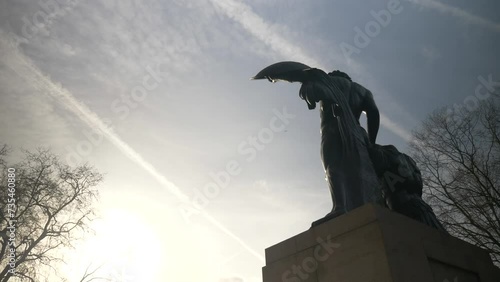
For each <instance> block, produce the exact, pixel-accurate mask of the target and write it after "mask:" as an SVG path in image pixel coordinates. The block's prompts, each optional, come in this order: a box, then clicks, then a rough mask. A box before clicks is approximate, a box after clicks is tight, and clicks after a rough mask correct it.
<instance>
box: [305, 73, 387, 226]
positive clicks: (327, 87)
mask: <svg viewBox="0 0 500 282" xmlns="http://www.w3.org/2000/svg"><path fill="white" fill-rule="evenodd" d="M315 75H318V78H319V79H315V80H314V81H312V82H307V83H305V84H303V86H302V88H301V93H302V92H304V93H305V94H307V92H308V93H309V94H311V95H313V96H314V97H315V98H316V99H317V100H320V114H321V158H322V161H323V166H324V169H325V173H326V179H327V181H328V183H329V187H330V190H331V191H330V192H331V194H332V200H333V203H334V207H333V209H332V214H331V215H333V216H337V215H340V214H343V213H346V212H349V211H351V210H353V209H355V208H357V207H360V206H362V205H364V204H366V203H381V202H382V200H381V199H382V195H381V190H380V184H379V182H378V179H377V175H376V173H375V170H374V168H373V165H372V162H371V160H370V156H369V154H368V146H369V145H370V141H369V139H368V135H367V134H366V131H365V130H364V129H363V128H362V127H361V126H360V125H359V122H358V121H357V120H356V119H355V117H354V115H353V114H352V112H351V109H350V107H349V102H350V99H356V97H354V96H355V95H351V92H350V91H351V87H352V83H351V82H350V81H348V80H347V79H344V78H338V77H331V76H329V75H327V74H326V73H324V72H322V71H317V73H316V74H315ZM341 79H344V80H345V81H342V83H337V82H336V81H339V80H341ZM335 104H337V105H338V106H336V107H335V110H334V109H333V106H334V105H335ZM334 112H335V113H334ZM335 115H338V116H339V117H336V116H335ZM342 135H343V136H344V138H342Z"/></svg>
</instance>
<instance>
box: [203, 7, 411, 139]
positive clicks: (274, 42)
mask: <svg viewBox="0 0 500 282" xmlns="http://www.w3.org/2000/svg"><path fill="white" fill-rule="evenodd" d="M212 3H213V5H214V6H215V7H217V8H219V9H221V10H222V11H223V12H224V13H225V14H226V15H227V16H228V17H229V18H231V19H233V20H235V21H236V22H238V23H240V24H241V25H242V26H243V28H245V30H247V31H248V32H249V33H250V34H252V35H253V36H255V37H256V38H257V39H259V40H261V41H262V42H263V43H264V44H266V45H267V46H269V47H270V48H271V49H272V50H273V51H275V52H276V53H278V54H281V56H282V57H283V58H286V60H296V61H300V62H303V63H305V64H308V65H310V66H315V67H318V68H321V69H328V67H326V66H324V65H322V64H321V63H320V62H319V61H317V60H316V59H314V58H313V57H312V56H310V55H308V54H307V53H306V52H305V51H304V50H302V49H301V48H300V47H299V46H297V45H295V44H293V43H292V42H290V41H288V40H286V38H284V37H282V36H281V35H280V34H278V33H277V32H275V31H274V30H273V28H272V25H271V24H269V23H267V22H266V21H265V20H264V19H263V18H262V17H260V16H259V15H257V14H256V13H254V12H253V10H252V8H251V7H250V6H248V5H246V4H244V3H240V2H236V1H234V0H217V1H215V0H212ZM351 64H352V66H353V67H355V68H356V69H359V66H357V65H356V64H355V63H353V62H351ZM381 123H382V125H383V126H384V127H386V128H387V129H389V130H390V131H392V132H393V133H395V134H396V135H398V136H399V137H401V138H403V139H404V140H405V141H409V140H410V136H411V134H410V133H409V132H408V131H406V130H405V129H403V128H402V127H401V126H398V125H397V123H395V122H392V121H390V119H389V118H388V117H387V116H385V115H384V114H381Z"/></svg>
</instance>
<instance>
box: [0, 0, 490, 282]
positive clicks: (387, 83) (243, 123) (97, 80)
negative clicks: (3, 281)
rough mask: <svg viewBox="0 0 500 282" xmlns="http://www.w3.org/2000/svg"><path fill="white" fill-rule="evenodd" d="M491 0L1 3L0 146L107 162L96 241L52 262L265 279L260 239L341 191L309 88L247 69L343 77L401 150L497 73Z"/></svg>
mask: <svg viewBox="0 0 500 282" xmlns="http://www.w3.org/2000/svg"><path fill="white" fill-rule="evenodd" d="M499 10H500V3H499V2H498V1H493V0H485V1H473V2H471V1H463V0H460V1H444V0H439V1H437V0H404V1H403V0H401V1H396V0H389V1H358V0H354V1H326V0H325V1H319V0H318V1H305V0H289V1H272V0H266V1H262V0H257V1H237V0H217V1H215V0H214V1H211V0H200V1H183V0H152V1H138V0H103V1H85V0H57V1H56V0H40V1H28V0H2V1H1V2H0V85H1V87H0V113H1V116H0V143H5V144H8V145H10V146H11V147H12V148H13V149H14V151H13V152H12V156H11V157H12V158H13V161H15V160H16V158H19V157H20V155H21V151H20V150H21V149H28V150H33V149H34V148H37V147H40V146H43V147H47V148H50V149H51V150H52V151H53V152H54V153H56V154H57V155H59V156H60V158H61V159H62V160H63V161H64V162H66V163H68V164H70V165H78V164H81V163H84V162H88V163H90V164H92V165H94V166H95V167H96V168H97V169H98V170H99V171H100V172H102V173H104V174H105V179H104V181H103V182H102V183H101V185H99V187H98V189H99V193H100V199H99V202H98V203H97V205H96V207H97V208H98V209H99V212H100V214H101V216H100V218H99V219H98V220H96V221H95V222H94V223H93V228H94V229H95V231H96V233H95V236H92V237H89V238H88V239H87V240H85V241H83V242H81V243H79V245H78V246H77V249H76V250H74V251H73V252H68V253H67V254H66V256H67V257H66V258H65V261H66V264H65V265H64V266H62V267H61V269H60V271H61V272H62V273H63V274H64V275H66V276H68V277H70V279H77V277H78V276H79V275H80V276H81V274H82V273H83V272H84V271H85V268H86V266H88V264H89V263H94V264H97V262H99V263H103V264H104V267H102V269H101V270H100V273H99V274H100V275H101V276H105V277H113V278H115V279H116V281H174V282H181V281H214V282H255V281H261V280H262V275H261V268H262V267H263V266H264V265H265V262H264V250H265V248H267V247H270V246H272V245H274V244H276V243H278V242H281V241H283V240H285V239H287V238H289V237H292V236H294V235H296V234H298V233H300V232H302V231H305V230H307V229H308V228H309V226H310V224H311V222H312V221H315V220H317V219H319V218H321V217H323V216H324V215H325V214H326V213H328V212H329V211H330V209H331V207H332V203H331V198H330V195H329V191H328V186H327V184H326V182H325V180H324V172H323V168H322V164H321V161H320V155H319V144H320V134H319V113H318V110H317V109H316V110H313V111H310V110H308V109H307V106H306V104H305V102H304V101H302V100H300V99H299V98H298V90H299V87H300V85H299V84H296V83H295V84H294V83H287V82H278V83H275V84H271V83H268V82H267V81H251V80H249V78H250V77H252V76H253V75H255V74H256V73H257V72H258V71H259V70H261V69H262V68H264V67H266V66H268V65H270V64H272V63H275V62H279V61H299V62H302V63H305V64H307V65H309V66H311V67H318V68H321V69H323V70H325V71H332V70H335V69H339V70H342V71H344V72H347V73H348V74H349V75H350V76H351V77H352V78H353V80H354V81H356V82H358V83H360V84H362V85H364V86H365V87H367V88H368V89H370V90H371V91H372V92H373V94H374V97H375V101H376V103H377V105H378V107H379V110H380V112H381V114H382V124H381V129H380V132H379V135H378V138H377V143H379V144H394V145H395V146H396V147H398V148H399V149H400V150H401V151H406V149H407V147H406V146H407V142H408V141H411V132H412V130H415V129H417V128H418V126H419V124H420V123H421V122H422V121H423V120H424V119H425V117H426V116H427V115H428V114H430V113H431V112H432V111H434V110H435V109H437V108H439V107H448V108H449V109H453V107H454V105H457V106H458V107H463V106H465V107H467V106H470V103H473V101H474V99H477V98H478V97H479V98H480V97H484V96H485V95H480V94H481V93H483V92H478V91H490V90H488V89H491V87H488V86H487V84H488V83H487V81H490V83H489V85H491V84H492V83H493V84H494V82H496V81H500V66H499V64H498V51H496V52H495V50H500V16H499V15H498V11H499ZM485 81H486V83H485ZM492 81H493V82H492ZM478 93H479V94H478ZM471 101H472V102H471Z"/></svg>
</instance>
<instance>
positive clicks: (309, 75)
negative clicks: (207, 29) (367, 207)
mask: <svg viewBox="0 0 500 282" xmlns="http://www.w3.org/2000/svg"><path fill="white" fill-rule="evenodd" d="M253 79H268V80H269V81H271V82H275V81H278V80H285V81H289V82H301V83H302V86H301V88H300V91H299V96H300V98H301V99H303V100H305V101H306V103H307V106H308V108H309V109H310V110H312V109H315V108H316V103H320V117H321V160H322V162H323V167H324V169H325V174H326V179H327V181H328V184H329V188H330V194H331V196H332V201H333V208H332V211H331V212H330V213H328V214H327V215H326V216H325V217H324V218H322V219H319V220H317V221H315V222H313V224H312V225H313V226H315V225H317V224H320V223H322V222H325V221H327V220H329V219H332V218H334V217H337V216H339V215H342V214H344V213H347V212H349V211H351V210H353V209H355V208H357V207H360V206H362V205H364V204H366V203H377V204H381V205H386V206H387V207H389V208H391V209H392V210H395V211H397V212H399V213H402V214H405V215H407V216H410V217H412V218H414V219H416V220H419V221H421V222H423V223H425V224H428V225H430V226H432V227H435V228H438V229H440V230H444V228H443V227H442V226H441V224H440V223H439V221H438V220H437V218H436V217H435V215H434V213H433V212H432V209H431V208H430V207H429V206H428V205H427V204H425V203H424V202H423V201H422V199H421V195H422V194H421V191H422V180H421V178H418V176H419V175H420V171H419V170H418V168H417V167H416V165H413V166H411V165H410V166H408V165H407V164H408V162H407V159H408V158H409V157H408V156H406V155H405V154H402V153H400V152H399V151H397V150H396V151H394V150H393V149H395V147H394V146H380V145H377V144H376V143H375V141H376V138H377V133H378V129H379V124H380V115H379V111H378V108H377V106H376V104H375V100H374V98H373V95H372V93H371V92H370V91H369V90H368V89H366V88H365V87H363V86H362V85H360V84H358V83H356V82H353V81H352V80H351V78H350V77H349V75H347V74H346V73H344V72H341V71H333V72H331V73H329V74H327V73H325V72H324V71H322V70H320V69H316V68H311V67H309V66H307V65H304V64H302V63H297V62H280V63H276V64H273V65H270V66H268V67H266V68H264V69H263V70H262V71H260V72H259V73H258V74H257V75H256V76H255V77H253ZM362 112H365V113H366V115H367V128H368V133H367V132H366V131H365V130H364V128H363V127H362V126H361V125H360V123H359V118H360V116H361V113H362ZM410 159H411V158H410ZM411 162H413V160H411ZM373 163H378V165H374V164H373ZM403 164H406V165H407V166H406V168H407V170H406V171H405V173H406V176H407V178H404V177H401V179H403V180H404V181H401V182H402V185H394V184H395V183H394V181H393V182H390V181H389V182H388V177H387V176H388V174H392V176H393V179H394V176H397V173H399V172H400V171H401V169H400V168H401V167H402V165H403ZM413 164H414V162H413ZM409 176H412V177H413V178H411V177H409ZM405 185H407V186H405ZM408 185H409V186H408ZM415 187H416V188H415ZM419 189H420V190H419ZM418 191H419V192H418Z"/></svg>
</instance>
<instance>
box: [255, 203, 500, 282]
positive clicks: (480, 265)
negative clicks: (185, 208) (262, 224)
mask: <svg viewBox="0 0 500 282" xmlns="http://www.w3.org/2000/svg"><path fill="white" fill-rule="evenodd" d="M265 253H266V266H265V267H263V269H262V273H263V280H264V282H300V281H315V282H379V281H380V282H403V281H404V282H431V281H433V282H498V281H500V269H499V268H497V267H495V266H494V265H493V263H492V261H491V258H490V256H489V254H488V252H487V251H485V250H483V249H481V248H479V247H476V246H473V245H471V244H469V243H467V242H464V241H462V240H460V239H457V238H455V237H452V236H450V235H448V234H445V233H443V232H440V231H438V230H436V229H433V228H431V227H428V226H426V225H424V224H421V223H419V222H417V221H414V220H412V219H410V218H407V217H405V216H402V215H400V214H397V213H395V212H391V211H390V210H388V209H386V208H383V207H379V206H376V205H372V204H369V205H365V206H363V207H360V208H358V209H355V210H353V211H351V212H349V213H347V214H345V215H341V216H339V217H336V218H334V219H332V220H329V221H327V222H324V223H322V224H319V225H317V226H314V227H311V228H310V229H309V230H307V231H305V232H302V233H300V234H298V235H296V236H294V237H292V238H290V239H287V240H285V241H283V242H281V243H278V244H276V245H274V246H272V247H269V248H267V249H266V252H265Z"/></svg>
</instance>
